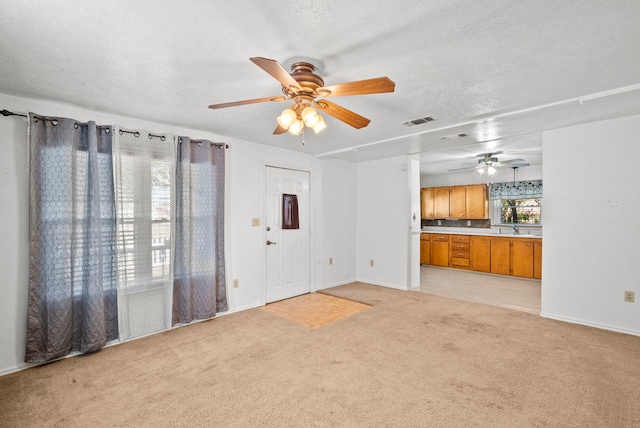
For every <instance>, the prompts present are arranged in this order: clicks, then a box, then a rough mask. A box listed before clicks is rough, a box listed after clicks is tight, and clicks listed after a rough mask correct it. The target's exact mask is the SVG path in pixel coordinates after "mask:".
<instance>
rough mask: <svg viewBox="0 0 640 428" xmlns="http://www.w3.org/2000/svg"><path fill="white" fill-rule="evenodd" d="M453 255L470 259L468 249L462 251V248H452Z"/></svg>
mask: <svg viewBox="0 0 640 428" xmlns="http://www.w3.org/2000/svg"><path fill="white" fill-rule="evenodd" d="M451 257H455V258H457V259H468V258H469V252H468V251H460V250H451Z"/></svg>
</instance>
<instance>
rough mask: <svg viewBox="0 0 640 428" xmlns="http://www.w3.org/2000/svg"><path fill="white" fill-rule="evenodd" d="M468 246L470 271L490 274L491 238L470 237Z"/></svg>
mask: <svg viewBox="0 0 640 428" xmlns="http://www.w3.org/2000/svg"><path fill="white" fill-rule="evenodd" d="M469 246H470V253H469V259H470V260H469V262H470V266H471V269H473V270H475V271H478V272H491V238H489V237H486V236H472V237H471V240H470V245H469Z"/></svg>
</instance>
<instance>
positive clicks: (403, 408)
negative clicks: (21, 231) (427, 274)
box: [0, 283, 640, 427]
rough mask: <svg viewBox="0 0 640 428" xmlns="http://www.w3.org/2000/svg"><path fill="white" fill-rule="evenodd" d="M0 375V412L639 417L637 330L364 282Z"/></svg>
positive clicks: (290, 417)
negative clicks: (306, 312)
mask: <svg viewBox="0 0 640 428" xmlns="http://www.w3.org/2000/svg"><path fill="white" fill-rule="evenodd" d="M329 293H331V294H333V295H336V296H339V297H344V298H348V299H352V300H356V301H360V302H363V303H366V304H370V305H372V307H371V308H369V309H367V310H365V311H363V312H360V313H358V314H355V315H351V316H348V317H346V318H343V319H341V320H339V321H336V322H334V323H331V324H328V325H325V326H323V327H320V328H317V329H310V328H308V327H306V326H304V325H301V324H297V323H294V322H291V321H289V320H287V319H284V318H280V317H277V316H274V315H273V314H270V313H267V312H265V311H263V310H260V309H252V310H247V311H243V312H240V313H236V314H231V315H228V316H223V317H219V318H217V319H214V320H212V321H208V322H203V323H198V324H195V325H192V326H188V327H184V328H180V329H176V330H173V331H170V332H166V333H162V334H158V335H155V336H151V337H148V338H144V339H140V340H136V341H133V342H128V343H125V344H123V345H119V346H114V347H111V348H107V349H104V350H102V351H100V352H98V353H96V354H94V355H89V356H84V357H76V358H69V359H66V360H63V361H59V362H56V363H52V364H49V365H45V366H41V367H37V368H33V369H29V370H25V371H22V372H19V373H14V374H11V375H7V376H4V377H0V397H1V399H0V426H2V427H102V426H109V427H111V426H116V427H141V426H142V427H217V426H225V427H228V426H231V427H352V426H353V427H384V426H387V427H444V426H446V427H457V426H460V427H570V426H575V427H637V426H639V425H640V338H638V337H635V336H628V335H622V334H616V333H611V332H607V331H602V330H597V329H592V328H588V327H582V326H576V325H571V324H566V323H561V322H557V321H552V320H547V319H543V318H540V317H538V316H536V315H532V314H527V313H522V312H516V311H513V310H509V309H503V308H497V307H492V306H486V305H482V304H478V303H471V302H463V301H460V300H454V299H449V298H445V297H439V296H432V295H428V294H423V293H415V292H403V291H399V290H393V289H388V288H382V287H375V286H371V285H366V284H360V283H355V284H350V285H346V286H341V287H336V288H334V289H331V290H329Z"/></svg>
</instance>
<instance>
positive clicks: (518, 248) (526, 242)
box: [511, 239, 533, 278]
mask: <svg viewBox="0 0 640 428" xmlns="http://www.w3.org/2000/svg"><path fill="white" fill-rule="evenodd" d="M511 275H513V276H521V277H524V278H533V240H531V239H512V240H511Z"/></svg>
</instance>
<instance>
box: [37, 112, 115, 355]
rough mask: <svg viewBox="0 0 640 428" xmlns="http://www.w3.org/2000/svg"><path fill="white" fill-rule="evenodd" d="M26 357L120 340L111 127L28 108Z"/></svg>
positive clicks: (97, 346)
mask: <svg viewBox="0 0 640 428" xmlns="http://www.w3.org/2000/svg"><path fill="white" fill-rule="evenodd" d="M28 132H29V135H28V142H29V186H30V188H29V192H30V194H29V298H28V319H27V349H26V356H25V361H27V362H43V361H50V360H53V359H56V358H60V357H63V356H65V355H67V354H69V353H71V352H74V351H80V352H92V351H96V350H98V349H100V348H102V347H103V346H104V345H105V344H106V343H107V342H108V341H109V340H112V339H117V338H118V320H117V316H118V309H117V290H116V278H115V231H116V229H115V227H116V222H115V201H114V191H113V167H112V155H111V136H112V129H111V127H110V126H96V124H95V123H94V122H88V123H79V122H77V121H75V120H72V119H65V118H43V117H41V116H38V115H35V114H33V113H30V114H29V129H28Z"/></svg>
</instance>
